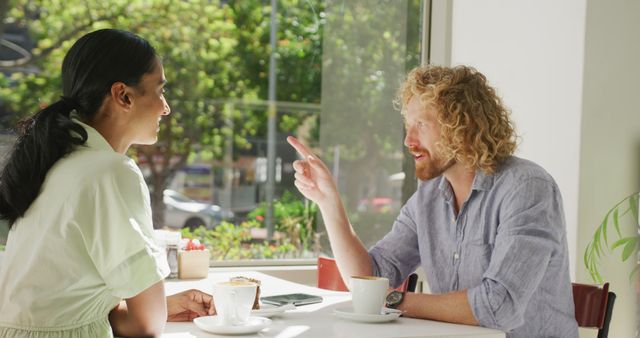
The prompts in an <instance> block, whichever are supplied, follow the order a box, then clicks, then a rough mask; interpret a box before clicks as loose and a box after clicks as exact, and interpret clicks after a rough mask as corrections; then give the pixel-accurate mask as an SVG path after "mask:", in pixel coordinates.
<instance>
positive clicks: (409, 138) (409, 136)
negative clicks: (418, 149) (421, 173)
mask: <svg viewBox="0 0 640 338" xmlns="http://www.w3.org/2000/svg"><path fill="white" fill-rule="evenodd" d="M405 132H406V135H405V136H404V146H405V147H407V148H411V147H415V146H416V145H417V144H418V142H417V140H416V138H415V135H414V132H413V128H410V127H409V128H406V130H405Z"/></svg>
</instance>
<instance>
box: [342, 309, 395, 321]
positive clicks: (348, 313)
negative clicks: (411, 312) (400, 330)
mask: <svg viewBox="0 0 640 338" xmlns="http://www.w3.org/2000/svg"><path fill="white" fill-rule="evenodd" d="M333 314H334V315H336V316H338V317H340V318H344V319H348V320H355V321H356V322H363V323H385V322H390V321H392V320H396V319H398V317H400V315H401V314H402V311H400V310H396V309H389V308H386V307H385V308H382V310H381V311H380V314H365V313H355V312H353V308H352V307H345V308H339V309H333Z"/></svg>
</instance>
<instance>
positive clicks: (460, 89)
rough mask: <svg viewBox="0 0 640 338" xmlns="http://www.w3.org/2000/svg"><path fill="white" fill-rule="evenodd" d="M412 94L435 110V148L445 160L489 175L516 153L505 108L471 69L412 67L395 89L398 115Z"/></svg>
mask: <svg viewBox="0 0 640 338" xmlns="http://www.w3.org/2000/svg"><path fill="white" fill-rule="evenodd" d="M414 95H419V98H420V101H421V103H422V105H423V106H427V105H429V104H432V105H433V106H434V107H435V108H436V111H437V119H438V122H439V123H440V125H441V135H442V139H441V140H440V142H439V143H438V147H439V150H440V152H441V154H442V156H444V158H445V159H446V160H452V159H453V160H455V161H456V162H458V163H461V164H462V165H464V166H465V167H467V168H470V169H474V170H477V169H479V170H482V171H483V172H485V173H489V174H490V173H494V172H495V171H496V169H497V168H498V166H499V165H500V164H501V163H502V162H503V161H504V160H505V159H506V158H507V157H509V156H511V155H512V154H513V152H514V151H515V149H516V134H515V128H514V125H513V122H512V121H511V120H510V118H509V111H508V110H507V108H505V106H504V105H503V104H502V100H501V99H500V98H499V97H498V95H497V94H496V91H495V89H493V88H492V87H491V86H489V84H488V83H487V79H486V77H485V76H484V75H482V74H481V73H480V72H478V71H477V70H476V69H474V68H472V67H467V66H456V67H452V68H449V67H440V66H431V65H427V66H422V67H417V68H415V69H413V70H412V71H411V72H410V73H409V75H407V79H406V81H405V82H404V83H403V85H402V86H401V87H400V90H399V91H398V95H397V99H396V102H398V103H401V104H402V113H403V114H404V113H405V110H406V107H407V104H408V103H409V100H410V99H411V98H412V97H413V96H414Z"/></svg>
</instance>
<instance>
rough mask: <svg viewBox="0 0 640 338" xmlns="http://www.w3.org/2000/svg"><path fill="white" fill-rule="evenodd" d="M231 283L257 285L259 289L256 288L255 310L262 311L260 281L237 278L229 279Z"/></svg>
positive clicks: (242, 277)
mask: <svg viewBox="0 0 640 338" xmlns="http://www.w3.org/2000/svg"><path fill="white" fill-rule="evenodd" d="M229 281H230V282H251V283H255V284H256V285H257V286H258V287H257V288H256V299H255V300H254V301H253V309H254V310H258V309H260V281H259V280H257V279H255V278H249V277H244V276H235V277H231V278H230V279H229Z"/></svg>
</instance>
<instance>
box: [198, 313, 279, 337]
mask: <svg viewBox="0 0 640 338" xmlns="http://www.w3.org/2000/svg"><path fill="white" fill-rule="evenodd" d="M193 323H194V324H196V326H197V327H199V328H200V329H202V330H205V331H207V332H211V333H216V334H249V333H256V332H258V331H260V330H262V329H264V328H265V327H267V326H269V324H271V319H269V318H264V317H253V316H251V317H249V320H248V321H247V323H246V324H244V325H220V323H219V320H218V316H205V317H198V318H196V319H194V320H193Z"/></svg>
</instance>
